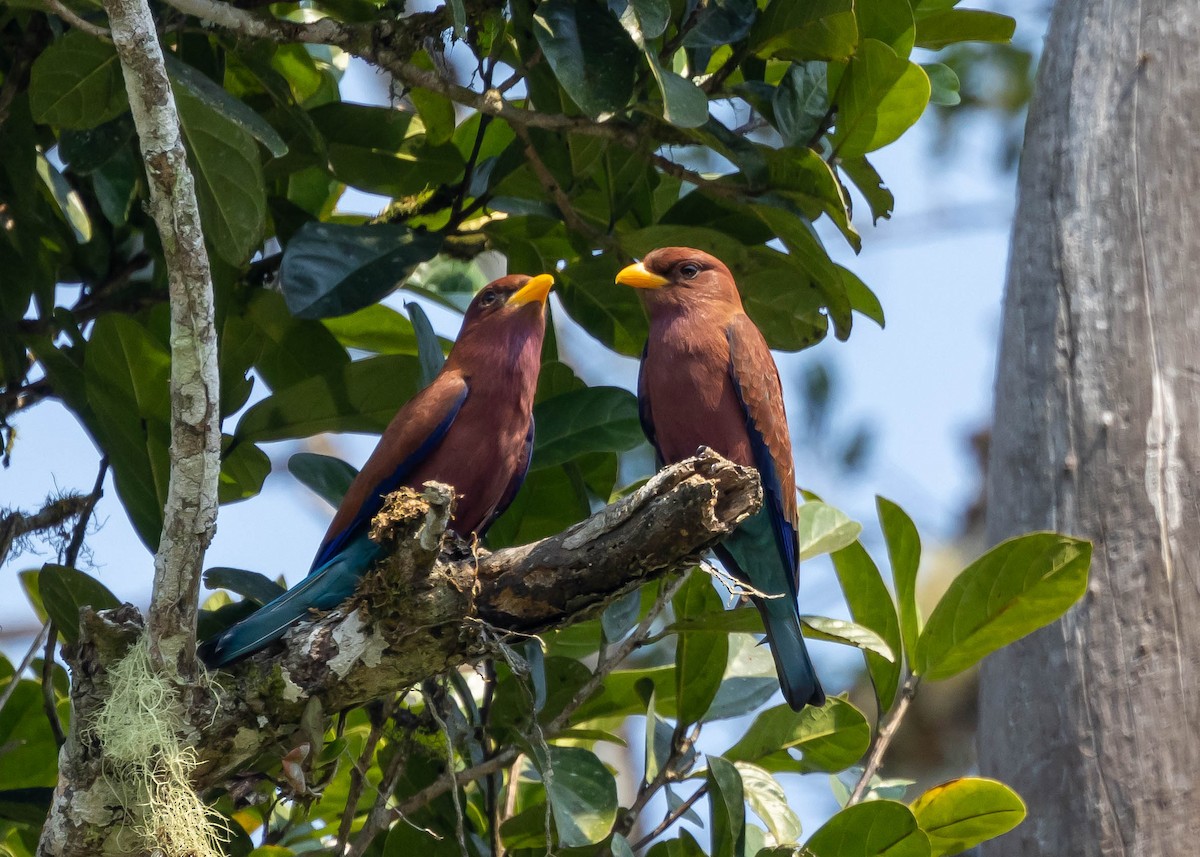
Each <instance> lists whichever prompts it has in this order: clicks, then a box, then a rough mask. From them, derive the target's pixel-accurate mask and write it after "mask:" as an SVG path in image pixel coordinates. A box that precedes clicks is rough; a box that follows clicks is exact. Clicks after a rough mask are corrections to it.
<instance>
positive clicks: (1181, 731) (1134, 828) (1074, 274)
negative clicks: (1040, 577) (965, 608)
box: [979, 0, 1200, 857]
mask: <svg viewBox="0 0 1200 857" xmlns="http://www.w3.org/2000/svg"><path fill="white" fill-rule="evenodd" d="M1197 56H1200V6H1198V5H1197V4H1196V3H1195V2H1193V0H1148V2H1142V3H1125V2H1116V0H1060V2H1059V3H1058V5H1057V7H1056V8H1055V12H1054V15H1053V20H1052V22H1051V27H1050V34H1049V36H1048V38H1047V41H1046V47H1045V51H1044V54H1043V57H1044V60H1043V67H1042V69H1041V72H1040V76H1039V81H1038V88H1037V95H1036V97H1035V99H1034V103H1033V106H1032V108H1031V112H1030V117H1029V125H1028V129H1027V133H1026V144H1025V151H1024V155H1023V162H1022V167H1021V177H1020V204H1019V206H1018V211H1017V216H1016V226H1015V230H1014V235H1013V250H1012V253H1013V258H1012V263H1011V269H1010V272H1009V282H1008V292H1007V296H1006V300H1005V310H1004V333H1003V344H1002V351H1001V357H1000V371H999V377H998V382H997V392H996V400H997V401H996V422H995V430H994V442H993V445H992V457H991V463H990V467H989V472H990V474H991V475H990V481H989V492H988V536H989V539H990V540H991V541H993V542H995V541H999V540H1001V539H1003V538H1005V537H1007V536H1010V535H1014V534H1016V533H1020V532H1025V531H1028V530H1033V529H1043V528H1052V529H1055V530H1060V531H1064V532H1067V533H1072V534H1074V535H1078V536H1084V537H1088V538H1091V539H1093V540H1094V542H1095V554H1094V556H1095V560H1094V562H1093V565H1092V581H1091V584H1090V586H1089V589H1088V593H1087V595H1086V596H1085V598H1084V600H1083V601H1082V602H1081V603H1080V604H1079V605H1078V606H1077V607H1076V608H1075V609H1073V610H1072V611H1071V612H1070V613H1069V614H1068V615H1067V616H1066V617H1065V618H1064V619H1063V621H1061V622H1059V623H1056V624H1055V625H1053V626H1051V627H1049V628H1046V629H1044V630H1043V631H1040V632H1039V633H1037V634H1034V635H1032V636H1031V637H1029V638H1026V639H1025V640H1022V641H1020V642H1019V643H1017V644H1015V645H1013V646H1011V647H1009V648H1006V649H1004V650H1002V651H1001V652H999V653H998V654H996V655H994V656H992V657H991V658H989V659H988V660H987V662H986V663H985V664H984V668H983V675H982V691H981V704H980V709H981V710H980V729H979V751H980V767H981V769H982V772H983V773H984V774H986V775H990V776H995V777H998V778H999V779H1001V780H1004V781H1005V782H1008V783H1011V784H1012V785H1013V786H1014V787H1015V788H1016V789H1017V790H1018V791H1019V792H1020V793H1021V794H1022V796H1023V797H1024V798H1025V800H1026V802H1027V803H1028V804H1029V819H1028V820H1027V821H1026V822H1025V823H1024V824H1023V825H1021V826H1020V827H1019V828H1017V830H1016V831H1014V832H1013V833H1010V834H1008V835H1007V836H1004V837H1001V838H1000V839H998V840H996V841H995V842H994V843H991V844H989V845H988V846H986V847H985V849H984V853H985V854H987V855H989V857H993V855H996V857H999V855H1014V857H1015V855H1034V854H1038V855H1042V854H1045V855H1067V854H1070V855H1078V857H1091V855H1097V857H1098V855H1105V857H1113V855H1139V857H1142V855H1145V857H1150V855H1164V857H1165V855H1191V854H1193V853H1194V852H1195V850H1196V847H1197V843H1198V842H1200V811H1198V809H1200V731H1198V730H1200V527H1198V526H1197V511H1198V509H1200V478H1198V472H1200V383H1198V382H1200V299H1198V297H1197V290H1196V276H1197V272H1198V271H1200V239H1198V238H1197V232H1198V229H1200V200H1198V198H1197V196H1196V193H1197V190H1198V189H1200V152H1198V151H1197V148H1198V147H1197V140H1200V111H1198V110H1197V109H1196V105H1197V104H1200V67H1197V65H1196V57H1197Z"/></svg>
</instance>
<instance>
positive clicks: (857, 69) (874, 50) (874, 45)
mask: <svg viewBox="0 0 1200 857" xmlns="http://www.w3.org/2000/svg"><path fill="white" fill-rule="evenodd" d="M929 93H930V89H929V78H928V77H927V76H926V74H925V71H924V69H922V68H921V67H920V66H919V65H916V64H914V63H911V62H909V61H908V60H906V59H904V58H903V57H900V56H897V55H896V52H895V51H894V50H892V49H891V48H890V47H888V46H887V45H885V44H884V43H883V42H880V41H877V40H875V39H865V40H864V41H863V43H862V44H861V45H859V47H858V51H857V53H856V54H855V55H854V57H853V58H852V59H851V60H850V64H849V65H848V66H847V68H846V71H845V73H844V74H843V75H842V80H841V84H840V85H839V86H838V91H837V97H836V99H835V100H836V101H837V105H838V115H837V120H836V128H835V130H834V133H833V137H832V138H831V139H832V141H833V147H834V151H835V152H836V153H837V154H838V155H839V156H841V157H847V158H852V157H855V156H857V155H865V154H867V153H868V152H873V151H875V150H876V149H879V148H882V147H883V146H886V145H887V144H888V143H891V142H893V141H894V140H896V139H897V138H898V137H899V136H900V135H901V134H903V133H904V132H905V131H907V130H908V129H909V127H911V126H912V124H913V123H914V122H916V121H917V120H918V119H920V118H921V114H922V113H924V112H925V105H926V104H928V103H929Z"/></svg>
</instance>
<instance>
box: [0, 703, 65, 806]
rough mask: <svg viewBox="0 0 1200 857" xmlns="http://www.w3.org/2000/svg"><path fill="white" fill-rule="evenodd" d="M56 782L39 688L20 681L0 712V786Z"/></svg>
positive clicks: (51, 743)
mask: <svg viewBox="0 0 1200 857" xmlns="http://www.w3.org/2000/svg"><path fill="white" fill-rule="evenodd" d="M7 689H8V688H7V687H6V688H5V690H7ZM57 781H58V745H57V744H56V743H55V740H54V733H53V732H51V731H50V723H49V721H48V720H47V719H46V711H45V708H44V703H43V700H42V688H41V686H40V684H39V683H38V682H34V681H28V680H26V681H20V682H19V683H18V684H17V686H16V688H14V689H13V692H12V695H11V696H9V698H8V701H7V702H6V703H5V705H4V708H2V709H0V785H2V786H4V788H5V789H24V788H38V787H45V786H54V785H55V783H56V782H57Z"/></svg>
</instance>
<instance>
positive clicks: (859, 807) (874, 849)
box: [805, 800, 932, 857]
mask: <svg viewBox="0 0 1200 857" xmlns="http://www.w3.org/2000/svg"><path fill="white" fill-rule="evenodd" d="M805 849H806V850H807V851H808V852H809V853H810V854H812V855H813V857H930V856H931V854H932V851H931V850H930V846H929V837H927V836H926V835H925V833H924V832H923V831H922V830H921V828H919V827H918V826H917V819H916V818H915V817H914V816H913V814H912V811H911V810H909V808H908V807H906V806H905V805H904V804H902V803H897V802H895V801H891V800H873V801H867V802H866V803H860V804H855V805H854V806H848V807H846V808H845V809H843V810H842V811H841V812H839V813H837V814H836V815H835V816H834V817H833V818H831V819H829V821H827V822H826V823H825V824H824V826H822V827H821V829H820V830H818V831H817V832H816V833H814V834H813V835H812V836H811V837H810V838H809V840H808V842H806V843H805Z"/></svg>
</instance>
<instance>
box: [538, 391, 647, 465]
mask: <svg viewBox="0 0 1200 857" xmlns="http://www.w3.org/2000/svg"><path fill="white" fill-rule="evenodd" d="M533 419H534V422H535V424H536V425H537V431H536V433H535V435H534V441H533V443H534V446H533V464H532V467H533V468H535V469H538V468H544V467H554V466H555V465H558V464H562V463H564V462H567V461H570V460H571V459H573V458H577V457H579V456H580V455H583V454H584V453H588V452H624V451H625V450H628V449H633V447H635V446H637V445H638V444H640V443H641V442H642V441H643V440H644V435H643V434H642V426H641V423H640V422H639V421H638V413H637V398H636V397H635V396H634V395H633V394H632V393H630V392H629V391H627V390H622V389H621V388H619V387H587V388H585V389H582V390H576V391H573V392H570V393H564V394H563V395H561V396H555V397H554V398H552V399H547V400H546V401H543V402H539V403H538V404H537V405H535V406H534V409H533Z"/></svg>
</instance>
